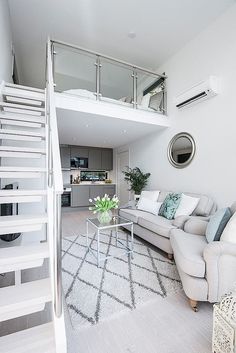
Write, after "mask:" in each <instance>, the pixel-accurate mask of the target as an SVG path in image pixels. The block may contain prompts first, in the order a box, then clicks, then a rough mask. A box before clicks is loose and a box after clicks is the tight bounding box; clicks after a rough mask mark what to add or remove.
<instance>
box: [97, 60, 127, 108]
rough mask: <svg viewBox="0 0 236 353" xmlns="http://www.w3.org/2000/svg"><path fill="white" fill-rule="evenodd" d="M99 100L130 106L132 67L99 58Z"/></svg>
mask: <svg viewBox="0 0 236 353" xmlns="http://www.w3.org/2000/svg"><path fill="white" fill-rule="evenodd" d="M100 64H101V69H100V93H101V98H100V99H101V101H105V102H110V103H116V104H121V105H125V106H129V107H131V106H132V104H133V69H132V68H130V67H128V66H125V65H122V64H119V63H117V62H114V61H111V60H107V59H105V58H100Z"/></svg>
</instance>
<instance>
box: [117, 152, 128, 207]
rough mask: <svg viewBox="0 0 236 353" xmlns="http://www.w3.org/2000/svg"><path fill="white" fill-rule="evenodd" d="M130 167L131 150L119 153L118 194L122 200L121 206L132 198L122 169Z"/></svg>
mask: <svg viewBox="0 0 236 353" xmlns="http://www.w3.org/2000/svg"><path fill="white" fill-rule="evenodd" d="M127 166H128V167H129V151H123V152H119V153H117V195H118V198H119V200H120V206H124V205H125V204H127V202H128V201H129V198H130V192H129V185H128V184H127V182H126V181H125V180H124V174H123V173H122V171H124V170H125V169H126V167H127Z"/></svg>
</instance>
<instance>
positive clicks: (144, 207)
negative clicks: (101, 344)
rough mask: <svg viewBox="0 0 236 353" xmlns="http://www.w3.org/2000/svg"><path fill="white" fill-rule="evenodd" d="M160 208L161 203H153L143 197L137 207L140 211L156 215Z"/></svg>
mask: <svg viewBox="0 0 236 353" xmlns="http://www.w3.org/2000/svg"><path fill="white" fill-rule="evenodd" d="M160 207H161V202H156V201H152V200H149V199H146V198H145V197H141V198H140V200H139V202H138V205H137V209H138V210H141V211H146V212H149V213H152V214H154V215H158V212H159V209H160Z"/></svg>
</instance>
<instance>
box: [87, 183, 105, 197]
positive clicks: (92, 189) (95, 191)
mask: <svg viewBox="0 0 236 353" xmlns="http://www.w3.org/2000/svg"><path fill="white" fill-rule="evenodd" d="M98 196H100V197H103V196H104V193H103V186H102V185H92V186H89V197H90V199H94V197H98Z"/></svg>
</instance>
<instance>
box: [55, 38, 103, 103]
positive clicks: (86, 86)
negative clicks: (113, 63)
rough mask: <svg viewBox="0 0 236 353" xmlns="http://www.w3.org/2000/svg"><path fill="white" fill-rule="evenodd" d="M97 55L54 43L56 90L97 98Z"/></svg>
mask: <svg viewBox="0 0 236 353" xmlns="http://www.w3.org/2000/svg"><path fill="white" fill-rule="evenodd" d="M95 64H96V55H92V54H89V53H87V52H83V51H81V50H78V49H74V48H71V47H67V46H64V45H60V44H54V82H55V84H56V86H55V91H57V92H65V93H69V94H73V95H76V96H80V97H85V98H90V99H96V95H95V92H96V79H95V78H96V65H95Z"/></svg>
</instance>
